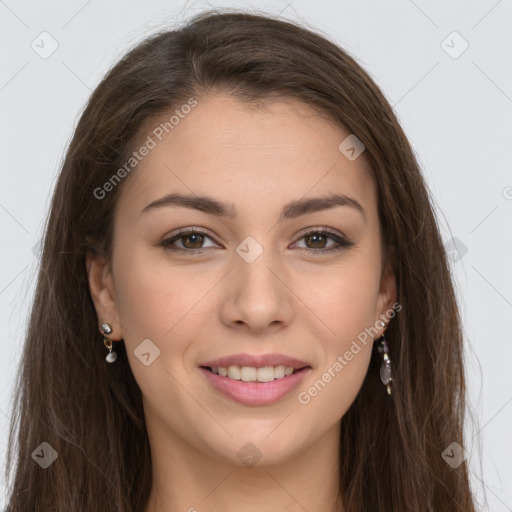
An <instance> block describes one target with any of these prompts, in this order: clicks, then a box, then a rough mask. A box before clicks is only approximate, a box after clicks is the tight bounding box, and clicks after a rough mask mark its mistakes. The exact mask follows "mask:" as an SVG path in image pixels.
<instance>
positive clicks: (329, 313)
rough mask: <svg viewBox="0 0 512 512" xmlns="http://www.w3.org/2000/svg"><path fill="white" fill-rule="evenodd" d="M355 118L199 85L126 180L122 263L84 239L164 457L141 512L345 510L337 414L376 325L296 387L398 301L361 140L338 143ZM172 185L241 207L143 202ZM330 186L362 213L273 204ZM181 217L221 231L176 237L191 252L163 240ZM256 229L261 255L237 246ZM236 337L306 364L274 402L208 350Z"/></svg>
mask: <svg viewBox="0 0 512 512" xmlns="http://www.w3.org/2000/svg"><path fill="white" fill-rule="evenodd" d="M157 125H158V122H157V123H155V126H157ZM148 133H151V131H149V132H148ZM349 133H350V132H348V131H346V130H344V129H342V128H341V127H339V126H337V125H335V124H334V123H332V122H330V121H329V120H327V119H325V118H324V117H322V116H320V115H319V114H318V113H317V112H316V111H314V110H312V109H311V108H310V107H309V106H308V105H305V104H303V103H300V102H297V101H295V100H279V101H273V102H272V103H270V102H269V103H268V104H267V105H266V108H264V109H259V110H255V109H251V108H248V107H247V105H245V104H243V103H240V102H239V101H238V100H236V99H234V98H232V97H230V96H228V95H224V94H220V93H217V94H215V95H213V96H210V97H208V98H198V105H197V106H196V107H195V108H194V109H193V110H192V111H191V112H190V113H189V114H188V115H187V116H186V117H185V118H184V119H182V120H180V123H179V124H178V125H177V126H175V128H174V129H173V130H172V132H170V134H169V135H168V136H166V137H165V138H164V139H163V140H162V141H161V142H159V143H158V145H157V146H156V147H155V148H154V149H152V150H151V151H150V153H149V155H147V156H146V157H145V158H144V159H143V160H142V161H141V162H140V164H139V167H138V168H137V169H136V171H134V173H133V174H132V175H130V177H129V178H128V179H127V181H126V183H123V189H122V191H121V193H120V198H119V202H118V203H117V207H116V213H115V221H114V222H115V224H114V227H115V228H114V248H113V255H112V267H110V266H109V265H108V264H107V262H106V260H105V259H103V258H102V257H101V256H93V255H92V254H90V255H89V256H88V258H87V268H88V275H89V283H90V290H91V296H92V298H93V301H94V304H95V307H96V311H97V314H98V320H99V322H100V324H101V323H103V322H109V323H110V324H111V325H112V327H113V333H112V334H111V335H110V336H109V337H110V338H111V339H112V340H122V339H123V340H124V343H125V344H126V347H127V354H128V358H129V363H130V366H131V368H132V371H133V374H134V376H135V379H136V380H137V382H138V384H139V386H140V388H141V390H142V394H143V398H144V412H145V418H146V424H147V429H148V436H149V440H150V446H151V453H152V463H153V475H154V480H153V487H152V492H151V497H150V500H149V503H148V506H147V508H146V510H145V512H164V511H171V510H183V511H187V510H188V511H190V512H192V511H194V510H197V511H200V512H208V511H211V512H213V511H219V510H222V511H224V512H234V511H237V512H239V511H241V510H242V511H244V512H270V511H272V512H274V511H276V510H279V511H287V512H295V511H297V512H298V511H301V512H303V511H304V510H308V511H310V512H314V511H315V512H316V511H318V512H319V511H323V512H325V511H335V510H342V507H341V505H336V503H335V501H336V494H337V492H338V483H337V482H338V478H339V475H338V465H339V440H338V433H339V424H340V420H341V418H342V416H343V415H344V413H345V412H346V411H347V409H348V408H349V406H350V405H351V404H352V402H353V401H354V399H355V397H356V395H357V393H358V392H359V390H360V388H361V385H362V382H363V379H364V377H365V375H366V373H367V370H368V365H369V361H370V356H371V345H372V339H369V341H368V343H367V344H366V345H363V344H361V343H360V346H361V350H360V351H359V352H358V353H357V355H354V357H353V359H352V360H351V361H350V362H348V364H346V366H344V367H343V370H342V371H340V372H338V373H336V376H335V377H334V378H332V379H331V381H330V382H329V383H328V384H327V385H326V386H325V387H324V388H323V389H322V390H321V391H320V392H319V393H318V394H317V395H316V396H314V397H313V398H311V400H310V402H309V403H308V404H301V403H299V401H298V399H297V395H298V393H299V392H300V391H304V390H307V389H308V388H309V387H311V386H312V384H313V383H314V382H316V381H317V380H318V379H320V378H321V377H322V374H324V373H325V372H326V371H327V369H328V368H329V367H332V366H333V364H334V363H335V362H336V360H337V357H338V356H339V355H343V354H344V353H345V352H346V351H347V350H349V348H350V346H351V343H352V342H353V341H354V340H356V339H357V336H358V335H359V334H360V333H361V332H362V331H364V329H365V328H369V327H371V326H377V327H378V332H377V334H376V335H375V336H374V338H375V339H377V338H378V337H379V336H380V335H381V334H382V332H383V331H384V330H385V327H383V326H382V327H381V324H380V323H379V319H380V318H381V315H383V314H385V313H386V311H389V310H390V308H391V307H392V305H393V303H394V302H395V301H396V284H395V277H394V275H393V273H392V271H391V268H390V267H387V268H386V269H382V268H381V231H380V225H379V218H378V213H377V191H376V186H375V183H374V181H373V178H372V175H371V173H370V171H369V168H368V165H367V163H366V161H365V159H364V154H363V155H362V156H360V157H359V158H357V159H356V160H354V161H349V160H348V159H347V158H346V157H345V156H344V155H343V154H342V153H341V152H340V150H339V149H338V145H339V144H340V142H341V141H342V140H343V139H345V137H346V136H347V135H348V134H349ZM171 192H179V193H183V194H200V195H207V196H211V197H213V198H215V199H217V200H219V201H223V202H228V203H229V202H232V203H233V204H234V205H235V207H236V209H237V211H238V216H237V217H236V218H234V219H229V218H220V217H217V216H215V215H211V214H207V213H205V212H201V211H198V210H192V209H188V208H183V207H175V206H174V207H173V206H167V207H162V208H155V209H153V210H150V211H148V212H146V213H144V214H142V215H141V210H142V209H143V208H144V207H145V206H146V205H148V204H149V203H150V202H152V201H154V200H156V199H158V198H160V197H162V196H164V195H166V194H169V193H171ZM333 192H337V193H339V194H345V195H348V196H350V197H352V198H354V199H356V200H357V201H358V202H360V203H361V205H362V206H363V208H364V210H365V217H364V216H363V215H361V213H359V212H358V210H356V209H355V208H351V207H349V206H336V207H334V208H331V209H326V210H323V211H318V212H310V213H307V214H305V215H302V216H299V217H297V218H294V219H287V220H283V221H282V222H278V217H279V214H280V212H281V208H282V207H283V205H284V204H285V203H288V202H289V201H292V200H299V199H301V198H304V197H306V198H310V197H317V196H324V195H327V194H330V193H333ZM105 200H108V199H105ZM187 227H194V228H201V229H203V230H206V231H207V232H208V236H210V237H211V238H208V237H204V238H203V239H202V242H201V239H200V241H199V242H198V241H197V239H193V238H192V239H190V238H187V237H186V236H185V237H182V238H181V239H178V240H177V241H176V242H175V243H174V247H180V248H182V249H183V247H186V248H185V249H183V251H187V250H188V251H189V252H178V251H171V250H168V249H167V250H166V249H165V248H164V247H163V246H162V245H160V244H161V243H162V241H163V240H165V239H169V238H171V236H172V235H173V234H175V233H176V231H177V230H178V229H179V228H187ZM322 227H327V228H330V229H331V230H334V231H335V232H337V233H338V234H339V235H341V236H345V237H346V238H347V239H348V240H349V241H351V242H353V243H354V245H353V246H351V247H346V248H344V249H341V250H339V251H336V250H331V251H330V252H325V253H323V254H322V253H320V252H319V251H320V250H321V249H322V248H327V249H329V248H330V247H335V246H337V243H336V241H335V240H333V239H330V238H325V239H322V238H320V240H318V239H317V240H315V239H314V238H313V239H312V238H311V236H310V237H307V236H306V237H304V232H305V231H306V228H322ZM308 230H309V229H308ZM311 230H313V229H311ZM247 236H252V237H253V238H254V239H255V240H256V241H257V242H258V243H259V245H260V246H261V247H262V249H263V252H262V254H261V255H260V256H259V257H258V258H257V259H256V260H255V261H254V262H252V263H247V262H246V261H245V260H244V259H242V258H241V257H240V256H239V255H238V253H237V252H236V251H235V250H236V248H237V246H238V245H239V244H240V243H241V242H242V241H243V240H244V239H245V238H246V237H247ZM187 247H188V249H187ZM195 247H198V248H200V247H203V249H202V250H203V251H204V252H203V253H202V254H194V248H195ZM308 249H309V252H308ZM315 251H316V252H315ZM383 270H384V271H383ZM145 339H150V340H151V341H152V342H153V343H154V344H155V345H156V346H157V347H158V348H159V350H160V356H159V357H157V358H156V359H155V360H154V362H152V363H151V364H150V365H148V366H146V365H144V364H142V363H141V361H140V360H139V359H138V358H137V357H136V356H135V355H134V350H135V349H136V348H137V347H138V346H139V344H140V343H141V342H142V340H145ZM114 349H115V344H114ZM240 352H247V353H250V354H264V353H272V352H274V353H275V352H278V353H282V354H286V355H290V356H292V357H295V358H297V359H300V360H302V361H305V362H307V363H308V364H309V365H310V366H311V367H312V371H311V372H310V374H309V375H308V376H307V379H306V381H305V382H304V383H303V384H302V385H301V386H300V387H299V388H298V389H296V390H294V391H293V392H291V393H290V394H288V395H287V396H285V397H284V398H283V399H281V400H279V401H278V402H277V403H274V404H271V405H264V406H249V405H243V404H240V403H238V402H235V401H232V400H230V399H228V398H226V397H225V396H223V395H221V394H220V393H218V392H217V391H216V390H214V389H213V388H212V387H211V385H210V384H209V382H208V381H207V379H206V378H205V377H204V375H203V374H202V373H201V372H200V370H199V368H198V367H199V365H200V364H201V363H202V362H206V361H208V360H210V359H213V358H217V357H221V356H226V355H230V354H235V353H240ZM383 392H385V391H384V390H383ZM248 442H250V443H252V444H253V445H255V446H256V448H257V450H258V451H259V453H260V454H261V458H260V459H259V461H258V462H257V463H256V464H255V465H253V466H251V467H247V466H245V465H244V464H243V463H242V462H241V460H240V459H239V458H238V457H237V454H238V452H239V451H240V450H241V449H242V447H243V446H244V445H245V444H246V443H248Z"/></svg>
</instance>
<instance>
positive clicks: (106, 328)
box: [101, 323, 117, 363]
mask: <svg viewBox="0 0 512 512" xmlns="http://www.w3.org/2000/svg"><path fill="white" fill-rule="evenodd" d="M101 332H102V333H103V334H104V335H105V334H111V333H112V326H111V325H110V324H107V323H104V324H102V325H101ZM103 343H104V344H105V347H107V348H108V351H109V352H108V354H107V356H106V357H105V360H106V361H107V362H108V363H113V362H114V361H115V360H116V359H117V353H116V352H112V340H110V339H108V338H107V337H104V339H103Z"/></svg>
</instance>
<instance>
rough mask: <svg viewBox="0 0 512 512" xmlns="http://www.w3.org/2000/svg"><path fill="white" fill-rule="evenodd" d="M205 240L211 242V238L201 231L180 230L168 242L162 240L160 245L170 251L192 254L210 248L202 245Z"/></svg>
mask: <svg viewBox="0 0 512 512" xmlns="http://www.w3.org/2000/svg"><path fill="white" fill-rule="evenodd" d="M206 239H210V240H212V237H211V236H210V235H208V234H207V233H205V232H203V231H198V230H190V229H189V230H188V231H187V230H182V231H180V232H179V233H178V234H176V235H174V236H173V237H171V238H169V239H168V240H164V241H163V242H162V243H161V245H162V246H163V247H164V248H166V249H168V250H170V251H187V252H194V251H199V250H201V249H205V248H208V247H212V246H204V245H203V244H204V243H205V241H206ZM177 243H178V244H177ZM180 244H181V245H180Z"/></svg>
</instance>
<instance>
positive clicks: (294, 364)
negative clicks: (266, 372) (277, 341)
mask: <svg viewBox="0 0 512 512" xmlns="http://www.w3.org/2000/svg"><path fill="white" fill-rule="evenodd" d="M279 365H282V366H289V367H291V368H293V369H294V370H300V369H301V368H311V366H310V365H309V364H308V363H306V362H304V361H300V360H299V359H295V358H293V357H289V356H286V355H283V354H263V355H250V354H245V353H242V354H234V355H231V356H225V357H221V358H219V359H212V360H211V361H205V362H204V363H201V364H200V365H199V366H201V367H203V368H208V369H211V368H218V367H219V366H222V367H225V368H228V367H229V366H250V367H255V368H264V367H265V366H279Z"/></svg>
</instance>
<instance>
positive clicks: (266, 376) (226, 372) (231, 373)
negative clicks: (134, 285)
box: [212, 365, 293, 382]
mask: <svg viewBox="0 0 512 512" xmlns="http://www.w3.org/2000/svg"><path fill="white" fill-rule="evenodd" d="M212 372H213V373H217V374H218V375H220V376H221V377H229V378H230V379H235V380H243V381H244V382H256V381H257V382H271V381H273V380H274V379H281V378H282V377H284V376H285V375H286V376H288V375H291V374H292V373H293V368H292V367H291V366H283V365H278V366H265V367H264V368H256V367H254V366H229V367H228V368H226V367H224V366H219V367H215V368H212Z"/></svg>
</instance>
